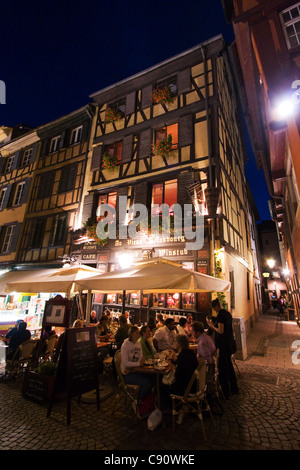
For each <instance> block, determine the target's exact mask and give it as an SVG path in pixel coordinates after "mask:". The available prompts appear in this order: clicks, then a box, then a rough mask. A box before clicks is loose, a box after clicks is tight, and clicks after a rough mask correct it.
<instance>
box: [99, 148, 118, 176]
mask: <svg viewBox="0 0 300 470" xmlns="http://www.w3.org/2000/svg"><path fill="white" fill-rule="evenodd" d="M119 163H120V162H119V160H118V159H117V157H116V156H115V155H111V154H109V153H104V154H103V155H102V170H107V171H109V172H111V173H113V172H114V171H117V169H118V166H119Z"/></svg>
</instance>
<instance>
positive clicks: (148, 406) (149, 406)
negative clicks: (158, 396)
mask: <svg viewBox="0 0 300 470" xmlns="http://www.w3.org/2000/svg"><path fill="white" fill-rule="evenodd" d="M154 406H155V395H154V393H148V395H146V396H145V397H144V398H142V400H141V402H140V404H139V405H138V409H139V413H140V416H141V417H144V418H145V417H146V416H145V415H147V414H149V413H151V411H153V409H154Z"/></svg>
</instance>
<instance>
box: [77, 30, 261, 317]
mask: <svg viewBox="0 0 300 470" xmlns="http://www.w3.org/2000/svg"><path fill="white" fill-rule="evenodd" d="M91 98H92V99H93V101H94V102H95V104H96V106H97V111H96V115H95V132H94V135H93V142H92V145H93V151H92V154H91V157H90V159H89V161H88V166H87V173H86V178H87V182H86V192H85V195H84V196H85V197H84V207H83V212H82V222H81V225H82V228H84V227H85V228H86V229H90V230H89V231H87V235H89V236H90V238H89V240H88V242H87V243H82V244H81V242H83V241H84V239H83V238H80V236H79V235H78V236H77V237H74V245H73V247H72V249H73V250H74V249H76V250H78V249H79V248H80V249H81V259H82V261H84V262H85V263H90V264H93V265H94V266H97V267H99V268H101V269H102V270H103V271H112V270H114V269H117V268H119V267H120V265H121V255H124V254H127V255H130V256H131V258H132V259H133V260H141V259H145V258H148V257H153V256H159V257H163V258H169V259H171V260H174V261H178V262H180V263H182V264H183V266H185V267H186V268H188V269H195V270H196V271H199V272H203V273H206V274H213V275H216V276H223V277H224V278H225V279H227V280H231V282H232V283H233V284H234V283H236V288H235V301H234V303H232V300H231V299H230V295H228V296H227V298H226V299H222V300H223V301H224V302H226V303H227V304H228V307H229V308H230V309H231V310H232V313H233V315H236V316H239V317H243V319H244V320H245V322H247V321H248V320H249V318H250V317H251V316H252V315H253V314H254V309H255V304H254V301H253V295H254V288H253V259H252V251H251V242H250V237H249V220H248V210H247V186H246V180H245V174H244V164H245V161H246V154H245V149H244V144H243V136H242V126H241V119H240V115H239V105H238V101H237V95H236V91H235V83H234V79H233V75H232V72H231V67H230V60H229V56H228V52H227V49H226V46H225V43H224V41H223V38H222V37H221V36H217V37H215V38H212V39H210V40H208V41H206V42H204V43H202V44H200V45H198V46H196V47H194V48H192V49H190V50H188V51H185V52H183V53H181V54H179V55H177V56H175V57H172V58H170V59H168V60H166V61H164V62H163V63H160V64H158V65H155V66H153V67H151V68H149V69H147V70H145V71H143V72H141V73H138V74H137V75H135V76H132V77H129V78H128V79H125V80H123V81H121V82H118V83H116V84H113V85H112V86H109V87H107V88H105V89H103V90H100V91H99V92H96V93H94V94H93V95H91ZM120 196H125V198H126V201H127V202H126V203H127V213H126V214H125V217H124V213H123V212H122V217H123V220H119V218H118V217H119V211H118V209H119V203H120ZM122 200H124V198H123V199H122ZM104 203H106V204H110V205H111V206H112V208H115V209H116V211H115V212H114V211H112V214H111V216H110V217H111V220H110V221H109V222H111V223H114V222H115V221H116V222H117V223H116V226H117V227H118V228H120V226H121V225H122V226H124V225H125V226H126V224H128V227H129V226H130V223H131V222H132V220H133V219H134V216H133V215H132V211H131V210H130V208H131V207H132V205H134V204H143V205H144V206H145V207H147V208H148V210H150V209H151V207H153V205H154V204H158V205H161V204H163V203H165V204H168V206H169V207H170V208H171V209H170V213H171V216H172V206H173V205H174V204H175V203H177V204H179V205H180V207H182V208H183V207H184V205H185V204H190V205H192V208H193V209H192V214H193V219H192V220H193V222H192V224H193V227H194V228H195V229H196V228H197V226H196V225H195V220H197V219H195V215H196V214H201V216H202V217H203V219H204V228H205V230H204V240H203V243H202V245H201V247H197V249H187V247H186V242H187V239H186V238H187V237H185V236H184V232H182V233H183V235H182V236H176V234H175V233H172V232H171V233H170V236H169V237H163V236H157V237H156V238H155V239H153V238H149V237H148V236H147V234H146V236H145V237H144V239H138V240H135V239H132V237H130V236H128V237H127V238H126V239H125V238H124V237H123V238H122V237H120V236H118V235H119V234H118V233H117V235H116V237H115V239H112V237H110V238H107V239H106V240H103V239H102V240H99V239H98V240H97V237H95V236H94V238H95V239H96V241H95V242H93V241H92V239H93V236H92V235H91V233H93V232H92V228H94V229H95V224H96V223H97V221H98V220H99V218H98V219H97V216H99V214H100V211H101V205H102V204H104ZM102 215H103V214H102ZM106 215H107V214H106ZM114 218H115V219H114ZM183 222H185V218H184V217H183ZM93 234H94V235H95V232H94V233H93ZM209 300H210V294H206V293H203V294H197V295H195V294H189V293H186V294H184V293H183V294H182V293H180V294H178V295H176V294H172V295H171V294H170V295H160V294H155V295H147V296H146V295H143V293H139V294H132V295H128V298H127V307H128V308H130V309H131V313H132V316H134V320H135V321H137V322H139V321H145V319H146V318H147V316H148V315H149V314H154V313H155V311H162V312H168V311H170V310H172V311H173V312H174V311H176V310H177V311H178V312H181V313H183V314H187V313H188V312H193V314H194V318H204V316H205V314H207V313H209V311H210V307H209ZM120 302H121V299H119V298H118V296H117V295H112V294H109V295H107V296H104V297H103V295H102V294H97V295H95V296H94V306H95V307H96V308H99V309H100V304H101V306H102V304H103V305H105V304H110V305H111V307H112V309H115V310H116V311H117V310H118V309H119V308H118V307H119V303H120ZM101 308H102V307H101Z"/></svg>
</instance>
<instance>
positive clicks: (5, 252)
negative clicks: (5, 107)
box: [0, 126, 40, 269]
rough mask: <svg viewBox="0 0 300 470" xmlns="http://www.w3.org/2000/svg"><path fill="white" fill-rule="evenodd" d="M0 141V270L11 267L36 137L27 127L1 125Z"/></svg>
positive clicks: (21, 226)
mask: <svg viewBox="0 0 300 470" xmlns="http://www.w3.org/2000/svg"><path fill="white" fill-rule="evenodd" d="M1 131H2V132H1V140H2V141H1V144H0V152H1V159H0V170H1V171H0V269H12V268H13V267H15V266H16V264H17V262H18V257H17V250H18V247H19V246H20V240H21V238H22V233H23V229H24V218H25V212H26V207H27V203H28V200H29V197H30V192H31V187H32V175H33V172H34V169H35V167H36V162H37V156H38V152H39V144H40V142H39V137H38V135H37V133H36V131H35V130H29V128H28V127H26V126H17V127H16V128H4V127H2V128H1Z"/></svg>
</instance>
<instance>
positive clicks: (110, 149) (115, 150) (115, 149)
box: [104, 141, 123, 162]
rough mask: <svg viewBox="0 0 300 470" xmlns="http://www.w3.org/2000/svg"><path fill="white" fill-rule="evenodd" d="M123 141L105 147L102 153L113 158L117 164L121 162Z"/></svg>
mask: <svg viewBox="0 0 300 470" xmlns="http://www.w3.org/2000/svg"><path fill="white" fill-rule="evenodd" d="M122 152H123V141H119V142H115V143H114V144H110V145H105V147H104V153H106V154H108V155H111V156H115V157H116V158H117V160H118V161H119V162H121V160H122Z"/></svg>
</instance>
